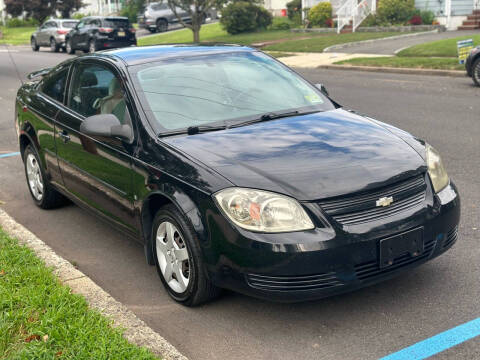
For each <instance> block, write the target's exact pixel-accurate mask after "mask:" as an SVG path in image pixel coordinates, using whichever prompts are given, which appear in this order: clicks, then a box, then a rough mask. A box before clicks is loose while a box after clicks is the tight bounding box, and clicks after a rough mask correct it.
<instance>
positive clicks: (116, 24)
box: [103, 19, 130, 29]
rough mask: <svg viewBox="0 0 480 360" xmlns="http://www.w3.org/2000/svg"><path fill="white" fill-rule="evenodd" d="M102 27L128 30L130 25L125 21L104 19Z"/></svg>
mask: <svg viewBox="0 0 480 360" xmlns="http://www.w3.org/2000/svg"><path fill="white" fill-rule="evenodd" d="M103 26H106V27H110V28H114V29H115V28H128V27H129V26H130V23H129V21H128V20H127V19H105V20H103Z"/></svg>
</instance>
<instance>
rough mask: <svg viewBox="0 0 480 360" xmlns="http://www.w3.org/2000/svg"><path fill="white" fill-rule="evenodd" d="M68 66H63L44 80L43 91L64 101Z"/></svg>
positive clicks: (55, 98)
mask: <svg viewBox="0 0 480 360" xmlns="http://www.w3.org/2000/svg"><path fill="white" fill-rule="evenodd" d="M67 75H68V66H61V67H59V68H58V69H56V70H54V71H53V73H52V74H51V75H49V76H48V77H46V78H45V79H44V80H43V82H42V87H41V89H42V90H41V91H42V92H43V93H44V94H45V95H47V96H48V97H50V98H52V99H54V100H57V101H58V102H61V103H63V101H64V95H65V84H66V81H67Z"/></svg>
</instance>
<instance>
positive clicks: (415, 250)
mask: <svg viewBox="0 0 480 360" xmlns="http://www.w3.org/2000/svg"><path fill="white" fill-rule="evenodd" d="M423 246H424V241H423V228H417V229H413V230H410V231H407V232H404V233H402V234H398V235H395V236H391V237H389V238H386V239H382V240H380V264H379V265H380V268H385V267H389V266H391V265H393V263H394V260H395V259H396V258H398V257H400V256H402V255H405V254H408V255H410V256H411V257H412V258H413V257H417V256H419V255H420V254H422V253H423Z"/></svg>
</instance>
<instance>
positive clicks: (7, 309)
mask: <svg viewBox="0 0 480 360" xmlns="http://www.w3.org/2000/svg"><path fill="white" fill-rule="evenodd" d="M0 358H1V359H79V360H80V359H119V360H120V359H121V360H123V359H155V357H154V356H153V355H152V354H151V353H150V352H149V351H148V350H146V349H144V348H139V347H137V346H135V345H132V344H130V343H129V342H127V340H125V339H124V338H123V337H122V333H121V330H119V329H116V328H113V327H112V326H111V321H110V320H108V319H107V318H105V317H103V316H102V315H101V314H100V313H98V312H97V311H94V310H91V309H89V308H88V306H87V303H86V301H85V299H84V298H83V297H81V296H80V295H76V294H72V293H71V292H70V289H69V288H68V287H66V286H63V285H61V284H60V283H59V281H58V280H57V279H56V278H55V277H54V275H53V274H52V272H51V270H50V269H48V268H46V267H45V265H44V264H43V262H42V261H41V260H40V259H38V258H37V257H36V256H35V255H34V253H33V252H32V251H31V250H30V249H28V248H26V247H24V246H20V245H18V243H17V241H16V240H14V239H12V238H10V237H8V236H7V235H6V234H5V233H4V232H3V231H2V230H1V229H0Z"/></svg>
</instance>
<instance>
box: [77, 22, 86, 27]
mask: <svg viewBox="0 0 480 360" xmlns="http://www.w3.org/2000/svg"><path fill="white" fill-rule="evenodd" d="M84 26H85V20H80V22H79V23H78V25H77V28H79V29H81V28H83V27H84Z"/></svg>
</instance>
